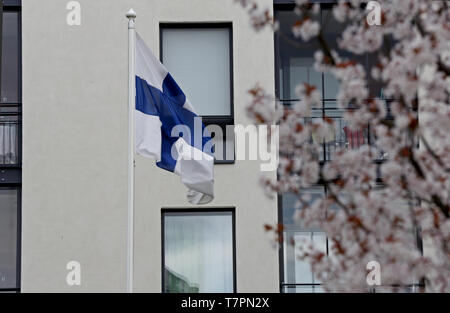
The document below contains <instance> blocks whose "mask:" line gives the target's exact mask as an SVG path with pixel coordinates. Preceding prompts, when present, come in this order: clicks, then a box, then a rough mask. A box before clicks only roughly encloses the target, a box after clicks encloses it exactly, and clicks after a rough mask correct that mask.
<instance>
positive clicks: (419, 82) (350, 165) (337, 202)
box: [235, 0, 450, 292]
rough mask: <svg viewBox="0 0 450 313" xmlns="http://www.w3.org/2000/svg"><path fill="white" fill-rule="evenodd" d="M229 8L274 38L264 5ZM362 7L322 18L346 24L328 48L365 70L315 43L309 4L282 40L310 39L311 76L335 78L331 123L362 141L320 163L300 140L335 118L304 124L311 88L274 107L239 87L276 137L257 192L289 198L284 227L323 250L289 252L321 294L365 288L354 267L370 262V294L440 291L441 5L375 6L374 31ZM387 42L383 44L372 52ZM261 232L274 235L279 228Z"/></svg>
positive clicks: (448, 38) (443, 165) (445, 151)
mask: <svg viewBox="0 0 450 313" xmlns="http://www.w3.org/2000/svg"><path fill="white" fill-rule="evenodd" d="M235 1H236V2H238V3H240V5H242V7H243V8H244V9H245V10H247V11H248V13H249V16H250V21H251V24H252V26H253V27H254V29H255V30H256V31H259V30H262V29H264V28H266V27H269V28H271V29H273V30H274V31H275V32H277V31H280V30H279V27H278V23H277V21H275V20H274V18H273V16H272V10H271V9H270V8H262V7H260V6H259V4H258V1H252V0H235ZM364 2H366V1H360V0H351V1H339V2H338V3H337V4H335V5H334V7H333V9H332V13H333V16H334V19H336V20H337V21H339V22H340V23H343V24H344V25H345V26H346V27H345V30H344V31H343V32H342V33H341V34H340V36H339V38H338V39H337V46H338V47H339V50H341V51H347V52H349V53H351V55H355V56H358V55H361V54H364V53H376V54H377V60H378V61H377V62H376V64H375V65H374V66H373V67H372V68H370V69H369V71H370V73H366V70H367V68H365V67H364V66H363V65H361V64H360V63H359V62H358V61H357V58H356V59H352V58H349V57H348V55H349V54H346V56H341V55H340V53H339V52H338V51H336V49H332V48H331V46H330V43H329V42H327V41H326V40H325V39H324V36H323V33H322V30H321V25H320V23H319V22H317V19H315V15H317V14H318V11H319V4H313V3H309V1H307V0H297V1H296V4H295V14H296V15H297V18H298V19H297V22H296V23H295V24H294V25H292V34H293V35H294V36H295V37H296V38H297V39H298V41H297V42H298V43H300V44H301V43H302V42H307V41H309V40H313V39H315V40H317V42H318V43H319V44H320V49H318V50H317V51H316V52H315V54H314V59H315V64H314V67H315V69H316V70H317V71H320V72H324V73H331V74H332V75H334V77H335V78H336V79H337V80H338V81H339V82H340V87H339V91H338V93H337V95H336V98H337V103H338V106H339V107H340V108H342V109H346V113H345V115H344V117H343V118H344V119H345V121H346V122H347V123H348V125H349V127H350V128H352V129H354V130H361V129H370V136H372V142H371V144H370V145H368V144H362V145H358V146H357V147H352V148H349V147H345V146H344V147H340V148H339V147H338V148H337V151H336V153H335V154H334V157H333V159H332V160H330V161H327V162H323V161H321V159H320V157H319V155H320V151H321V149H322V145H321V144H320V140H319V141H318V140H311V138H312V136H314V137H315V138H322V139H323V138H326V136H327V134H329V133H330V131H332V129H334V127H335V125H334V123H335V121H334V120H333V119H331V118H326V117H323V118H321V119H314V120H312V119H308V117H309V116H310V114H311V110H312V109H313V108H315V107H317V106H319V105H321V102H322V99H321V94H320V93H319V92H318V88H317V86H312V85H309V84H307V83H302V84H300V85H299V86H297V89H296V93H297V96H298V98H299V99H301V100H299V101H298V102H296V103H295V104H294V105H292V106H290V107H284V106H283V105H281V104H280V103H279V102H277V100H276V99H275V98H274V97H273V96H272V94H273V92H272V91H268V90H264V89H262V88H261V87H259V86H258V85H256V86H255V87H254V88H252V89H251V90H250V91H249V92H250V94H251V96H252V102H251V103H250V104H249V105H248V108H247V112H248V115H249V116H250V117H251V118H252V119H253V120H254V121H255V122H257V123H265V124H269V125H273V124H278V125H279V136H280V139H279V142H280V144H279V156H280V164H279V168H278V179H277V181H272V180H270V179H266V178H263V179H262V186H263V188H265V189H266V190H267V192H268V194H269V195H271V196H274V195H276V194H285V193H290V194H294V195H295V197H296V201H297V204H296V207H297V209H298V210H297V211H296V213H295V216H294V218H295V221H296V222H297V223H298V224H299V225H300V226H301V227H305V228H308V227H319V228H320V229H323V231H324V232H326V234H327V236H328V238H329V243H330V246H329V251H330V253H329V255H327V254H326V253H324V252H323V251H322V250H320V249H318V248H317V247H315V246H314V245H312V244H311V243H307V244H306V243H305V244H304V245H302V246H301V248H299V250H300V251H298V253H299V258H300V259H301V260H306V261H308V262H309V263H310V264H311V268H312V270H313V272H314V273H315V274H316V275H317V277H318V278H319V279H320V280H321V281H322V282H323V284H324V289H325V290H326V291H340V292H347V291H361V292H366V291H368V290H370V287H369V286H368V284H367V282H366V275H367V269H366V264H367V263H368V262H370V261H377V262H379V264H380V265H381V281H382V286H380V287H377V291H378V290H381V291H383V290H395V289H393V288H392V286H405V285H409V284H411V283H413V282H421V283H422V284H423V285H424V286H425V287H424V288H421V290H422V291H428V292H450V250H449V249H450V247H449V241H450V212H449V209H450V105H449V104H450V7H449V6H450V5H449V4H448V3H447V2H446V1H432V0H401V1H396V0H379V1H378V2H379V4H380V5H381V25H379V26H376V25H375V26H371V25H369V24H370V23H368V16H367V15H368V12H369V11H367V10H366V7H365V3H364ZM387 40H390V41H391V42H393V43H394V44H393V46H392V49H391V50H390V51H388V53H383V52H382V49H381V47H382V45H383V43H384V42H385V41H387ZM366 74H369V76H370V77H371V78H372V79H373V80H374V81H377V82H378V83H380V84H383V86H384V88H383V90H384V95H385V97H386V98H390V99H393V101H391V102H389V103H387V102H386V101H384V100H383V99H379V98H375V97H373V95H371V94H370V89H369V88H368V82H367V76H368V75H366ZM255 83H256V82H255ZM317 184H321V185H324V186H326V188H327V191H328V192H327V195H326V196H324V197H323V198H321V199H317V200H315V201H311V199H309V196H308V194H307V193H306V192H303V191H304V190H306V189H307V188H310V187H311V186H314V185H317ZM265 227H266V229H267V230H268V231H271V232H273V233H274V234H275V235H276V236H277V239H278V240H279V241H280V242H282V241H283V240H284V239H283V238H282V236H283V225H275V226H273V225H266V226H265ZM416 232H419V233H420V236H421V238H422V241H423V247H420V246H418V244H417V238H416V235H417V234H416Z"/></svg>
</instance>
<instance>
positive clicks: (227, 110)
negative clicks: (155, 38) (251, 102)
mask: <svg viewBox="0 0 450 313" xmlns="http://www.w3.org/2000/svg"><path fill="white" fill-rule="evenodd" d="M160 37H161V42H160V47H161V54H160V55H161V61H162V62H163V63H164V65H165V66H166V67H167V69H168V71H169V72H170V73H171V75H172V76H173V77H174V79H175V81H177V83H178V84H179V85H180V88H181V89H182V90H183V91H184V93H185V94H186V96H187V98H188V99H189V101H190V102H191V103H192V105H193V107H194V108H195V110H196V112H197V113H198V114H199V115H200V116H202V118H203V122H204V124H205V125H206V126H207V127H208V130H209V131H210V132H211V135H212V136H213V138H214V140H215V145H216V153H215V157H216V162H217V163H230V162H233V160H234V132H232V130H233V129H232V127H231V128H230V127H229V131H228V132H229V135H230V137H232V139H229V140H227V139H226V138H225V135H226V133H227V127H226V126H227V125H230V126H232V125H233V71H232V68H233V66H232V27H231V24H230V23H214V24H196V23H194V24H184V23H183V24H161V26H160ZM213 125H218V126H219V127H220V129H217V128H215V127H214V126H213ZM209 126H211V127H209ZM220 132H221V133H220ZM231 132H232V133H231Z"/></svg>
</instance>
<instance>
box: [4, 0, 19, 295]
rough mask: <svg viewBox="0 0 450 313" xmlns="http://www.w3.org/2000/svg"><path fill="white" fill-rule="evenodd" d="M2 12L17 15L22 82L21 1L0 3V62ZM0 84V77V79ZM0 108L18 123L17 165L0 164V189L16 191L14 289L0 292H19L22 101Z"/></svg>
mask: <svg viewBox="0 0 450 313" xmlns="http://www.w3.org/2000/svg"><path fill="white" fill-rule="evenodd" d="M3 12H18V13H19V26H18V32H19V53H20V56H19V60H20V62H19V80H20V81H22V61H21V60H22V8H21V0H3V1H1V2H0V61H1V60H2V53H1V51H2V40H3V35H2V34H3V27H2V26H3ZM1 66H2V64H1V62H0V73H1ZM0 83H1V77H0ZM19 88H20V95H22V90H21V88H22V84H19ZM1 106H2V107H6V106H8V107H17V112H12V113H0V114H7V115H17V116H18V121H19V132H18V149H19V151H18V154H19V155H18V157H19V162H18V163H17V164H0V188H2V187H5V188H14V189H16V190H17V197H18V199H17V246H16V249H17V251H16V253H17V255H16V267H17V268H16V288H0V293H2V292H20V291H21V264H22V262H21V259H22V254H21V249H22V223H21V221H22V99H20V102H18V103H2V104H1Z"/></svg>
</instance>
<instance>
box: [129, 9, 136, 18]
mask: <svg viewBox="0 0 450 313" xmlns="http://www.w3.org/2000/svg"><path fill="white" fill-rule="evenodd" d="M127 18H129V19H135V18H136V12H135V11H134V10H133V9H130V11H128V12H127Z"/></svg>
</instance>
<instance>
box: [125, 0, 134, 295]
mask: <svg viewBox="0 0 450 313" xmlns="http://www.w3.org/2000/svg"><path fill="white" fill-rule="evenodd" d="M126 16H127V18H128V227H127V229H128V231H127V292H129V293H131V292H133V273H134V271H133V263H134V109H135V72H134V66H135V40H136V35H135V23H134V19H135V18H136V12H134V10H133V9H130V11H128V13H127V15H126Z"/></svg>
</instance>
